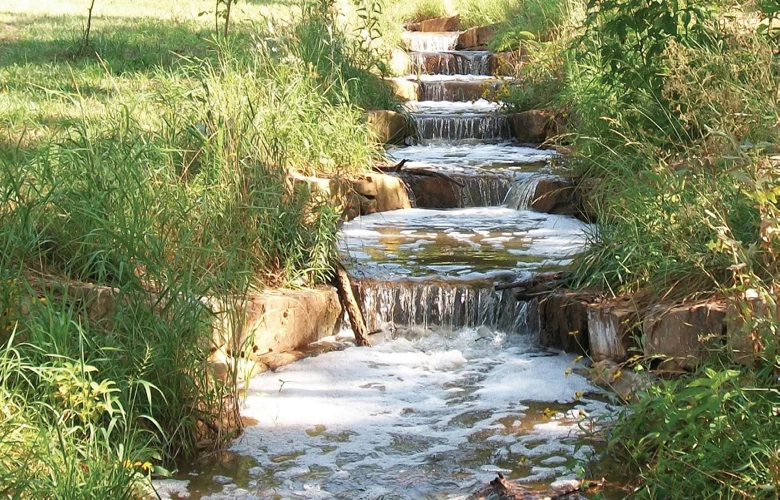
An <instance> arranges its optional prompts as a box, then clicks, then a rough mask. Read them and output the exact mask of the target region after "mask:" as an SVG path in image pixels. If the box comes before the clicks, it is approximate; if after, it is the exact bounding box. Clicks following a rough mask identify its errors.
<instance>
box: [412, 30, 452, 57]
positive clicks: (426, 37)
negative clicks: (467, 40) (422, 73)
mask: <svg viewBox="0 0 780 500" xmlns="http://www.w3.org/2000/svg"><path fill="white" fill-rule="evenodd" d="M459 36H460V32H457V31H452V32H441V33H426V32H412V31H405V32H403V33H402V34H401V40H402V41H403V42H405V43H406V44H407V47H408V48H409V50H413V51H416V52H443V51H448V50H454V49H455V46H456V45H457V44H458V37H459Z"/></svg>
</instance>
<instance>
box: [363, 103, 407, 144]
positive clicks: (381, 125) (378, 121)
mask: <svg viewBox="0 0 780 500" xmlns="http://www.w3.org/2000/svg"><path fill="white" fill-rule="evenodd" d="M366 121H367V122H368V127H369V129H371V131H372V132H373V134H374V136H375V137H376V139H377V141H378V142H380V143H382V144H404V140H405V139H406V138H407V137H409V136H413V135H414V126H413V125H412V123H411V121H410V120H409V119H408V117H407V116H405V115H403V114H401V113H397V112H395V111H389V110H377V111H369V112H368V113H367V115H366Z"/></svg>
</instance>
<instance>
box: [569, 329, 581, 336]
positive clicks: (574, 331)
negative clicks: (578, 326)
mask: <svg viewBox="0 0 780 500" xmlns="http://www.w3.org/2000/svg"><path fill="white" fill-rule="evenodd" d="M579 333H580V331H579V330H572V331H570V332H569V335H572V336H574V335H578V334H579Z"/></svg>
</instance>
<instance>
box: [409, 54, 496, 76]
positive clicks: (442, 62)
mask: <svg viewBox="0 0 780 500" xmlns="http://www.w3.org/2000/svg"><path fill="white" fill-rule="evenodd" d="M409 56H410V68H409V70H410V71H409V72H410V73H411V74H413V75H416V74H423V75H489V74H490V59H491V57H490V56H491V54H490V52H488V51H486V50H468V51H466V50H455V51H447V52H410V53H409Z"/></svg>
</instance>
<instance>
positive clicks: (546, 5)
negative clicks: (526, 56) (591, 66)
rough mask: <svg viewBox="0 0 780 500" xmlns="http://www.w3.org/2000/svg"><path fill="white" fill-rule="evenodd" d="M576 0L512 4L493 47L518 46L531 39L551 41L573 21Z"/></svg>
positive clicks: (529, 0)
mask: <svg viewBox="0 0 780 500" xmlns="http://www.w3.org/2000/svg"><path fill="white" fill-rule="evenodd" d="M574 4H575V2H574V1H572V0H528V1H524V2H519V3H516V4H514V5H512V6H511V7H510V8H508V9H507V12H506V14H505V17H504V19H502V22H501V24H500V25H499V26H498V29H497V30H496V34H495V36H494V37H493V38H492V39H491V41H490V48H491V50H494V51H497V52H503V51H507V50H518V49H520V47H521V46H523V45H524V43H523V42H525V41H527V40H537V41H541V42H549V41H552V40H555V39H556V38H558V36H559V35H560V32H561V30H562V29H564V28H565V27H566V25H567V23H569V22H570V20H571V16H572V9H574V8H575V5H574Z"/></svg>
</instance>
